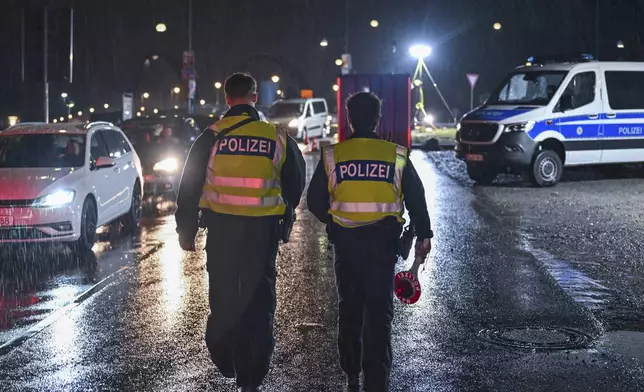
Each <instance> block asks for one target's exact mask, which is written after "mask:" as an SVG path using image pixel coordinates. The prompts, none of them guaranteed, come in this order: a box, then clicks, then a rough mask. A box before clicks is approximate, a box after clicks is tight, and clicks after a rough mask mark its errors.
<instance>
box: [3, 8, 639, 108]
mask: <svg viewBox="0 0 644 392" xmlns="http://www.w3.org/2000/svg"><path fill="white" fill-rule="evenodd" d="M599 1H600V8H601V10H600V15H601V18H600V53H599V54H600V58H601V59H605V60H615V59H618V58H622V59H632V60H642V58H643V57H644V56H642V53H644V51H643V49H644V45H643V44H642V35H643V33H644V24H643V23H642V21H644V0H599ZM43 3H45V0H24V1H23V0H2V4H3V8H2V15H3V24H2V27H0V58H1V59H2V60H3V61H2V62H0V78H1V80H2V87H0V105H1V107H2V109H0V115H2V116H5V115H7V114H8V112H20V113H24V116H27V117H28V116H35V117H38V116H40V117H41V116H42V114H40V113H42V58H43V56H42V52H43V47H42V41H43V40H42V36H43V31H42V11H41V9H40V7H39V6H41V5H42V4H43ZM70 3H72V1H71V0H60V1H55V0H53V1H51V4H54V5H56V6H57V7H58V9H53V10H52V11H51V12H50V35H49V36H50V63H49V67H50V78H51V81H52V85H51V96H52V104H51V107H52V109H51V110H52V116H57V115H61V114H62V113H63V111H64V110H65V109H64V106H63V103H62V102H59V101H61V99H60V98H59V97H60V93H61V92H62V91H65V92H68V93H69V95H70V97H72V98H73V99H74V101H75V102H77V105H78V106H77V107H79V108H81V107H85V108H86V107H89V106H97V107H98V106H101V105H102V103H103V102H109V103H110V104H111V105H112V106H114V105H118V104H119V99H120V98H119V97H120V95H121V93H123V92H125V91H128V92H133V93H135V95H137V94H139V95H140V94H141V93H142V92H143V91H148V92H150V93H151V94H152V95H153V96H155V97H158V96H161V95H163V97H166V96H167V99H169V97H170V96H171V94H170V91H171V88H172V87H173V86H175V85H178V84H179V83H180V78H179V75H178V74H177V72H176V71H177V70H178V69H179V67H180V61H181V52H182V51H183V50H185V49H187V47H188V1H187V0H85V1H78V0H77V1H76V2H75V3H76V4H75V7H74V8H75V18H74V20H75V36H74V39H75V53H74V74H73V76H74V79H73V83H72V84H71V85H70V84H69V83H68V80H67V79H66V78H67V77H68V74H69V62H68V55H69V46H68V45H69V38H68V37H69V16H68V13H69V11H68V9H65V8H64V7H66V6H68V5H69V4H70ZM595 3H596V0H441V1H439V0H399V1H391V0H349V6H348V12H346V11H347V10H346V9H345V4H346V2H345V0H271V1H251V0H193V12H194V16H193V49H194V51H195V57H196V66H197V72H198V81H197V83H198V93H199V95H200V98H204V99H206V100H208V101H211V100H214V88H213V82H214V81H215V80H219V81H223V80H224V79H225V77H226V76H227V75H228V74H230V73H231V72H233V71H249V72H251V73H252V74H253V75H254V76H255V77H256V78H257V79H268V78H269V77H270V76H271V75H272V74H275V73H277V74H279V75H280V76H281V77H282V81H281V87H283V88H291V89H300V88H312V89H313V90H314V92H315V95H317V96H323V97H326V98H328V99H332V98H333V97H334V95H333V92H332V89H331V87H332V85H333V84H334V80H335V76H336V75H337V74H338V73H339V68H338V67H337V66H335V65H334V60H335V59H336V58H338V57H340V55H341V54H342V53H343V51H344V45H345V25H346V23H345V22H346V16H348V18H349V20H348V22H349V23H348V26H349V30H348V37H349V42H348V46H349V52H350V53H351V54H352V55H353V65H354V69H355V71H356V72H358V73H378V72H391V71H392V70H394V69H395V70H396V71H397V72H406V73H411V72H413V70H414V66H415V60H414V59H412V58H411V57H410V56H409V54H408V48H409V46H410V45H411V44H414V43H427V44H429V45H431V46H433V47H434V52H433V53H432V56H431V57H430V58H429V59H428V61H427V63H428V66H429V68H430V71H432V73H433V76H434V78H435V79H436V81H437V83H438V84H439V87H440V88H441V90H442V92H443V93H444V95H445V97H446V99H447V101H448V102H449V103H450V106H452V107H455V108H459V109H460V112H461V113H462V112H463V110H464V109H467V108H468V106H469V86H468V84H467V80H466V78H465V74H466V73H468V72H471V73H479V74H480V75H481V79H480V82H479V85H478V87H477V90H476V92H477V95H479V94H484V93H486V92H489V90H491V89H492V88H493V87H494V86H495V85H496V84H497V83H498V82H499V81H500V78H501V77H502V76H503V74H505V73H506V72H507V71H508V70H510V69H512V68H514V67H516V66H518V65H520V64H522V63H524V62H525V59H526V58H527V57H528V56H530V55H534V54H539V53H562V52H577V53H579V52H585V53H594V52H595V31H596V29H595ZM23 4H27V10H26V11H25V16H26V17H25V21H26V23H25V26H26V29H25V30H26V35H25V39H26V41H25V42H26V45H25V46H26V52H27V53H26V57H25V59H26V62H25V81H24V82H23V81H22V75H21V45H20V43H21V39H20V37H21V34H20V31H21V29H20V26H21V23H20V21H21V13H22V7H21V5H23ZM372 19H377V20H378V21H379V22H380V26H379V27H378V28H376V29H374V28H372V27H370V25H369V22H370V20H372ZM497 21H498V22H500V23H502V25H503V28H502V29H501V30H500V31H495V30H494V29H493V28H492V25H493V23H494V22H497ZM158 22H164V23H166V24H167V26H168V30H167V32H165V33H157V32H156V31H155V25H156V23H158ZM322 38H326V39H327V40H328V42H329V46H328V47H321V46H320V45H319V42H320V40H321V39H322ZM619 40H622V41H623V42H624V44H625V46H626V47H625V49H621V50H620V49H618V48H617V47H616V43H617V41H619ZM393 42H395V43H396V46H397V51H396V53H395V54H393V53H392V43H393ZM151 54H157V55H159V56H160V58H159V60H157V61H154V62H153V63H152V64H151V66H150V67H149V68H144V66H143V63H144V60H145V58H146V56H149V55H151ZM296 91H297V90H296ZM164 99H165V98H164ZM426 101H427V105H428V106H429V110H430V111H433V112H435V113H437V114H440V111H441V103H440V101H439V99H438V97H437V95H436V94H435V93H433V92H432V91H430V90H429V88H428V90H427V92H426ZM434 108H435V109H434ZM36 119H39V118H36Z"/></svg>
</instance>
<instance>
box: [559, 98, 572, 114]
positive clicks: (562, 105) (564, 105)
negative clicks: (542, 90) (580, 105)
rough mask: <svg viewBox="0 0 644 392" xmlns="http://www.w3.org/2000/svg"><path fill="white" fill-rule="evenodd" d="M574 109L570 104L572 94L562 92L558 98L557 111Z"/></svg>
mask: <svg viewBox="0 0 644 392" xmlns="http://www.w3.org/2000/svg"><path fill="white" fill-rule="evenodd" d="M572 109H574V106H573V104H572V95H570V94H564V95H562V96H561V98H560V99H559V111H560V112H567V111H568V110H572Z"/></svg>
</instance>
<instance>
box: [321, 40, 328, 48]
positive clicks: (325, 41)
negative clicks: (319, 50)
mask: <svg viewBox="0 0 644 392" xmlns="http://www.w3.org/2000/svg"><path fill="white" fill-rule="evenodd" d="M320 46H321V47H323V48H326V47H327V46H329V41H327V40H326V38H322V41H320Z"/></svg>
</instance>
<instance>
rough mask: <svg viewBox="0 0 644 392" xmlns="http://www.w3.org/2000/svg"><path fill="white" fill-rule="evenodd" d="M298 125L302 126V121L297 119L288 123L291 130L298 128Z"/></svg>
mask: <svg viewBox="0 0 644 392" xmlns="http://www.w3.org/2000/svg"><path fill="white" fill-rule="evenodd" d="M298 125H300V120H298V119H297V118H294V119H292V120H291V121H290V122H289V123H288V126H289V128H297V126H298Z"/></svg>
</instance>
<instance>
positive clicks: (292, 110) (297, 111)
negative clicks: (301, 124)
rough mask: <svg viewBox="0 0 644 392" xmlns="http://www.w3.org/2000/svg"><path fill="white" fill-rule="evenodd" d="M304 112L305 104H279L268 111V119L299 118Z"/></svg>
mask: <svg viewBox="0 0 644 392" xmlns="http://www.w3.org/2000/svg"><path fill="white" fill-rule="evenodd" d="M303 111H304V103H297V102H277V103H275V104H274V105H273V106H271V108H270V110H269V111H268V117H270V118H277V117H299V116H301V115H302V112H303Z"/></svg>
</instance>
